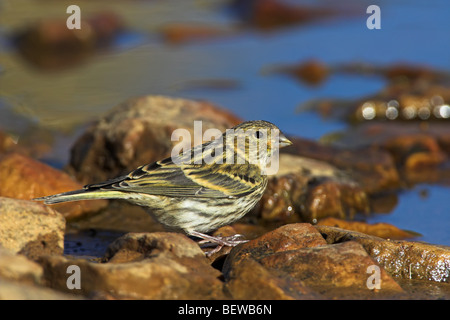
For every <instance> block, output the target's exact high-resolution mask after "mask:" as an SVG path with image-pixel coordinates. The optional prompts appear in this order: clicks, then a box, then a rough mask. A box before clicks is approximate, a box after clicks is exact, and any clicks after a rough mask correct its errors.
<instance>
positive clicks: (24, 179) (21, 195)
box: [0, 153, 108, 220]
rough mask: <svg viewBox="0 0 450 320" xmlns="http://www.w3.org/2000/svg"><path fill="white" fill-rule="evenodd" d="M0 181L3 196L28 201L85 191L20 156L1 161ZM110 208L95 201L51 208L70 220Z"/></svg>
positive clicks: (64, 177)
mask: <svg viewBox="0 0 450 320" xmlns="http://www.w3.org/2000/svg"><path fill="white" fill-rule="evenodd" d="M0 179H1V180H2V184H0V196H2V197H10V198H16V199H24V200H30V199H33V198H36V197H41V196H47V195H51V194H56V193H61V192H65V191H70V190H75V189H81V188H82V185H80V184H79V183H77V182H76V181H74V180H73V179H72V178H71V177H70V176H69V175H68V174H66V173H64V172H62V171H59V170H56V169H54V168H52V167H50V166H48V165H46V164H43V163H41V162H38V161H36V160H33V159H31V158H28V157H26V156H23V155H20V154H17V153H10V154H7V155H5V156H3V157H1V158H0ZM107 204H108V202H107V201H106V200H95V201H77V202H73V203H72V202H71V203H61V204H56V205H54V206H51V207H52V208H53V209H55V210H57V211H59V212H61V213H62V214H63V215H64V216H65V217H66V218H67V219H69V220H70V219H73V218H78V217H80V216H83V215H87V214H89V213H92V212H97V211H99V210H100V209H102V208H104V207H106V205H107Z"/></svg>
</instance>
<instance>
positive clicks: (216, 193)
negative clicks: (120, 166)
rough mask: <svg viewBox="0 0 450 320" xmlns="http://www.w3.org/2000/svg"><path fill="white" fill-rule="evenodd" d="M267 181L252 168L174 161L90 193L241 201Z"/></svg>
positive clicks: (145, 168)
mask: <svg viewBox="0 0 450 320" xmlns="http://www.w3.org/2000/svg"><path fill="white" fill-rule="evenodd" d="M262 180H263V177H262V176H261V175H260V173H259V172H258V170H257V169H256V168H253V167H251V165H250V164H243V165H236V164H235V165H227V164H220V165H218V164H211V165H205V164H202V165H195V164H182V165H177V164H175V163H174V162H173V161H172V160H171V158H167V159H165V160H162V161H157V162H154V163H151V164H148V165H145V166H142V167H139V168H138V169H136V170H134V171H133V172H131V173H130V174H129V175H127V176H123V177H119V178H116V179H113V180H109V181H106V182H104V183H99V184H92V185H88V186H86V187H85V188H86V189H88V190H89V189H91V190H92V189H102V190H106V189H109V190H111V189H114V190H120V191H129V192H140V193H146V194H152V195H165V196H171V197H202V198H230V197H241V196H244V195H247V194H249V193H251V192H253V191H254V190H255V189H257V188H258V187H259V186H260V184H261V182H262Z"/></svg>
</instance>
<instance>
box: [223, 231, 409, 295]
mask: <svg viewBox="0 0 450 320" xmlns="http://www.w3.org/2000/svg"><path fill="white" fill-rule="evenodd" d="M326 243H327V242H326V241H325V239H324V238H323V237H322V236H321V235H320V234H319V233H318V232H317V229H316V228H314V227H313V226H311V225H310V224H290V225H285V226H283V227H280V228H278V229H276V230H274V231H272V232H269V233H267V234H265V235H263V236H261V237H259V238H257V239H254V240H251V241H249V242H247V243H245V244H241V245H238V246H236V247H235V248H233V250H232V251H231V252H230V254H229V256H228V257H227V258H226V260H225V263H224V267H223V273H224V277H225V280H226V281H227V283H228V281H229V282H230V283H231V284H228V285H229V286H230V288H231V290H232V292H234V293H235V294H236V295H238V296H240V295H242V296H245V295H244V294H247V293H246V292H245V291H242V289H241V291H239V288H234V287H233V286H234V285H235V284H233V282H234V281H237V280H235V279H238V278H239V277H241V280H240V281H242V282H244V280H245V278H246V277H249V276H244V275H245V270H242V269H243V267H242V265H244V266H245V265H247V266H253V268H254V269H255V270H256V271H255V273H256V274H261V277H262V278H263V279H269V280H268V281H267V283H265V285H263V286H262V288H264V287H265V288H267V289H265V290H271V289H272V290H274V292H269V293H264V294H263V293H261V294H262V295H263V296H265V297H266V296H267V297H269V296H270V294H272V295H273V296H275V297H287V296H288V297H290V298H298V295H297V296H296V295H289V294H288V293H292V292H296V293H297V294H300V295H302V294H305V297H325V298H333V299H336V298H338V299H347V298H356V299H361V298H362V297H364V298H380V297H394V296H395V297H397V296H398V295H402V294H403V291H402V289H401V287H400V286H399V285H398V284H397V283H396V282H395V281H394V280H393V279H392V278H391V277H390V276H389V275H388V274H387V273H386V271H384V270H383V269H382V268H380V277H381V289H378V290H375V291H373V290H369V289H368V287H367V279H368V277H369V275H368V273H367V270H368V267H369V266H376V267H379V265H378V264H377V263H376V262H375V261H374V260H372V258H371V257H370V256H369V255H368V254H367V252H366V251H365V250H364V248H363V247H362V246H361V245H360V244H358V243H356V242H346V243H339V244H333V245H328V244H326ZM249 261H250V262H249ZM240 268H242V269H240ZM238 271H239V272H238ZM247 272H248V271H247ZM267 274H269V275H271V276H272V278H271V279H270V277H268V276H267ZM280 278H281V279H284V280H279V279H280ZM275 279H277V280H275ZM290 279H294V280H295V281H293V282H292V283H293V286H294V287H295V288H297V289H294V287H289V285H288V286H287V287H284V286H283V285H281V283H282V284H289V283H291V281H290ZM284 281H286V282H284ZM261 282H262V281H261ZM274 284H277V285H274ZM298 288H302V289H301V290H300V291H296V290H298ZM252 291H253V292H255V291H256V288H252V289H250V290H249V292H252Z"/></svg>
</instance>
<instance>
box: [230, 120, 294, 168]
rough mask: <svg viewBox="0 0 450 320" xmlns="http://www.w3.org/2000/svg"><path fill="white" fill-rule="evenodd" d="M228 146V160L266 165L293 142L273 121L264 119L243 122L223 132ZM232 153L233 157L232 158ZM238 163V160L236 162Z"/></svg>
mask: <svg viewBox="0 0 450 320" xmlns="http://www.w3.org/2000/svg"><path fill="white" fill-rule="evenodd" d="M223 141H224V143H225V145H226V146H227V147H226V154H225V155H226V156H227V158H226V160H227V161H226V162H227V163H230V162H229V160H231V159H232V160H234V161H237V163H240V162H241V163H242V161H245V162H246V163H251V164H256V165H258V166H260V167H261V168H263V167H266V166H267V165H268V164H269V162H270V161H271V159H272V156H273V155H274V154H277V155H278V150H279V149H280V148H282V147H286V146H289V145H291V144H292V142H291V141H289V139H287V138H286V136H285V135H284V134H283V133H282V132H281V131H280V129H278V128H277V126H275V125H274V124H273V123H270V122H268V121H263V120H256V121H247V122H243V123H241V124H239V125H237V126H235V127H234V128H231V129H227V130H226V131H225V133H224V134H223ZM230 151H231V153H234V154H233V158H231V154H230ZM235 163H236V162H235Z"/></svg>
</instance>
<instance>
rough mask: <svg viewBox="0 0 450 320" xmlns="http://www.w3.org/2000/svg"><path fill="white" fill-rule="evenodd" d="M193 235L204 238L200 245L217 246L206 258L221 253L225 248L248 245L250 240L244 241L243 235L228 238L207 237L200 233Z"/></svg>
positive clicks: (207, 253)
mask: <svg viewBox="0 0 450 320" xmlns="http://www.w3.org/2000/svg"><path fill="white" fill-rule="evenodd" d="M191 235H193V236H195V237H199V238H202V240H200V241H199V242H198V244H217V246H216V247H215V248H214V249H212V250H211V251H208V252H206V253H205V254H206V256H208V257H209V256H211V255H213V254H214V253H216V252H219V251H220V250H221V249H222V248H223V247H225V246H227V247H235V246H237V245H238V244H241V243H246V242H248V241H249V240H245V239H243V237H244V236H243V235H241V234H234V235H231V236H227V237H222V236H215V237H214V236H210V235H206V234H203V233H200V232H192V233H191ZM204 247H205V246H204Z"/></svg>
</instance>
